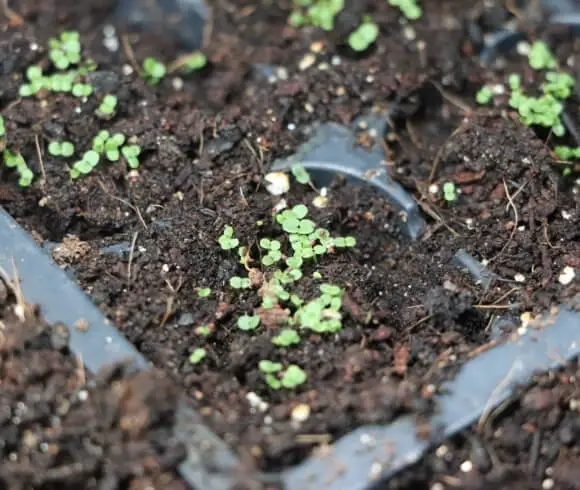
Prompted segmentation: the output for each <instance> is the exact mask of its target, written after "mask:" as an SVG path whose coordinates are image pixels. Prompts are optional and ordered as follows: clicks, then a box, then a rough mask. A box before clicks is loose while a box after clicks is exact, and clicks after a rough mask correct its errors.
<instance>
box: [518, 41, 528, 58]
mask: <svg viewBox="0 0 580 490" xmlns="http://www.w3.org/2000/svg"><path fill="white" fill-rule="evenodd" d="M516 51H517V53H518V54H520V55H522V56H527V55H528V54H529V53H530V43H529V42H527V41H520V42H519V43H518V45H517V46H516Z"/></svg>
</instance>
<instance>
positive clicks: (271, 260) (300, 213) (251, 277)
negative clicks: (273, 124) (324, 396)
mask: <svg viewBox="0 0 580 490" xmlns="http://www.w3.org/2000/svg"><path fill="white" fill-rule="evenodd" d="M293 174H294V175H295V176H296V180H297V181H299V182H301V183H304V184H311V182H310V177H309V176H308V173H307V172H306V170H305V169H304V168H303V167H301V166H296V167H295V169H294V170H293ZM308 212H309V210H308V207H307V206H306V205H304V204H297V205H295V206H293V207H292V208H288V209H284V210H279V211H278V212H276V213H275V215H274V216H275V218H274V221H275V223H276V225H277V228H278V229H279V232H280V235H279V236H276V237H267V236H266V237H264V236H263V237H261V238H260V239H259V242H258V247H257V248H256V249H252V248H251V247H248V246H244V245H242V244H241V243H240V240H239V239H238V238H237V237H236V236H235V231H234V228H233V227H232V226H231V225H227V226H226V227H225V228H224V230H223V232H222V234H221V235H220V237H219V238H218V240H217V241H218V244H219V246H220V247H221V249H222V250H223V251H225V252H232V251H237V255H238V257H239V261H240V263H241V264H242V265H243V266H244V268H245V269H246V272H247V275H245V276H233V277H231V278H230V279H229V286H230V287H231V288H232V289H234V290H243V289H251V288H254V289H257V291H258V294H259V296H260V299H261V305H260V308H258V309H257V310H256V311H255V312H254V313H253V314H244V315H241V316H240V317H239V318H238V319H237V328H239V329H240V330H242V331H253V330H256V329H258V328H259V327H260V325H261V320H262V319H261V316H260V314H265V313H264V312H267V311H276V312H278V313H280V315H278V317H279V318H278V320H277V326H279V327H280V328H279V330H277V333H276V335H274V336H273V337H272V339H271V340H272V343H273V344H274V345H276V346H278V347H284V348H289V347H292V346H294V345H297V344H299V343H300V341H301V332H304V331H310V332H314V333H316V334H320V335H330V334H335V333H336V332H338V331H339V330H341V328H342V312H341V308H342V297H343V295H344V290H343V289H342V288H341V287H340V286H338V285H335V284H330V283H325V282H323V281H322V275H321V274H320V272H318V271H316V270H314V271H313V272H312V277H313V279H315V280H316V281H320V283H319V284H318V290H319V294H318V296H316V297H314V298H302V297H300V296H299V295H298V294H296V292H295V291H294V290H293V286H294V285H295V284H296V283H298V282H299V281H300V280H301V279H302V278H303V277H304V274H305V273H306V270H307V266H308V265H309V264H316V263H317V261H318V260H319V258H321V257H323V256H326V255H329V254H333V253H335V252H336V251H338V250H340V249H350V248H353V247H355V246H356V240H355V238H354V237H351V236H344V237H343V236H331V234H330V232H329V231H328V230H326V229H324V228H322V227H319V226H317V224H316V223H315V222H314V221H313V220H311V219H310V218H309V216H308ZM256 255H259V256H260V257H261V258H260V259H259V262H260V266H259V267H252V263H254V262H256V261H257V260H256V259H254V258H253V257H252V256H256ZM202 292H203V294H204V296H205V295H206V294H207V295H209V294H210V292H209V290H207V289H198V293H197V294H198V296H200V297H202ZM196 333H197V334H199V335H201V336H206V335H209V334H210V333H211V328H209V326H207V325H202V326H200V327H197V328H196ZM204 357H205V350H203V348H200V347H198V348H196V349H195V350H194V351H193V353H192V355H191V357H190V362H192V363H194V364H197V363H199V362H201V360H202V359H203V358H204ZM258 368H259V369H260V371H261V372H262V373H263V374H264V380H265V382H266V383H267V385H268V386H269V387H270V388H272V389H280V388H295V387H296V386H298V385H300V384H302V383H304V382H305V381H306V379H307V374H306V373H305V372H304V371H303V370H302V369H301V368H300V367H299V366H296V365H293V364H291V365H288V366H284V365H283V364H282V363H278V362H273V361H271V360H267V359H266V360H262V361H261V362H260V364H259V366H258Z"/></svg>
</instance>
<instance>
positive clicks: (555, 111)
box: [509, 91, 566, 136]
mask: <svg viewBox="0 0 580 490" xmlns="http://www.w3.org/2000/svg"><path fill="white" fill-rule="evenodd" d="M509 105H510V106H511V107H513V108H514V109H517V110H518V112H519V114H520V119H521V120H522V122H523V123H524V124H525V125H526V126H532V125H537V126H543V127H546V128H551V129H552V132H553V133H554V134H555V135H556V136H563V135H564V133H565V131H566V130H565V128H564V125H563V124H562V121H561V119H560V116H561V114H562V111H563V110H564V106H563V104H562V103H561V102H560V101H558V99H556V98H555V97H554V96H553V95H551V94H544V95H542V96H540V97H529V96H527V95H525V94H524V93H522V92H520V91H514V92H512V94H511V97H510V99H509Z"/></svg>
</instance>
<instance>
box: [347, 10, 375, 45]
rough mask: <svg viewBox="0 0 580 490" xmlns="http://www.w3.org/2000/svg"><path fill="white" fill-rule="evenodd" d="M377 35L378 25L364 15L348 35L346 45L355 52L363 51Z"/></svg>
mask: <svg viewBox="0 0 580 490" xmlns="http://www.w3.org/2000/svg"><path fill="white" fill-rule="evenodd" d="M378 36H379V28H378V26H377V25H376V24H375V23H374V22H373V21H372V20H371V19H370V17H365V18H364V19H363V22H362V24H361V25H360V26H358V27H357V28H356V29H355V30H354V31H353V32H351V34H350V36H348V45H349V46H350V47H351V48H352V49H353V50H354V51H357V52H359V53H360V52H363V51H366V50H367V49H368V47H369V46H370V45H371V44H373V43H374V42H375V41H376V40H377V37H378Z"/></svg>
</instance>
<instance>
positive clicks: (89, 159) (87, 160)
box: [70, 150, 100, 179]
mask: <svg viewBox="0 0 580 490" xmlns="http://www.w3.org/2000/svg"><path fill="white" fill-rule="evenodd" d="M99 159H100V157H99V153H97V152H96V151H94V150H89V151H87V152H86V153H85V154H84V155H83V158H82V159H81V160H78V161H76V162H75V163H74V164H73V167H72V168H71V169H70V176H71V178H72V179H78V178H79V177H80V176H81V175H87V174H89V173H91V171H92V170H93V169H94V168H95V167H96V166H97V165H98V164H99Z"/></svg>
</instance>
